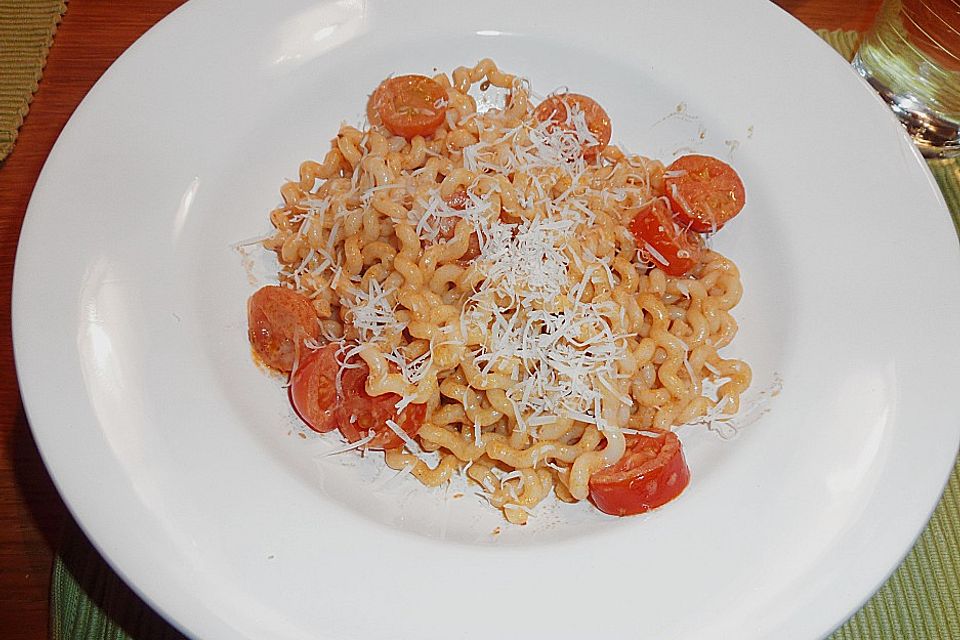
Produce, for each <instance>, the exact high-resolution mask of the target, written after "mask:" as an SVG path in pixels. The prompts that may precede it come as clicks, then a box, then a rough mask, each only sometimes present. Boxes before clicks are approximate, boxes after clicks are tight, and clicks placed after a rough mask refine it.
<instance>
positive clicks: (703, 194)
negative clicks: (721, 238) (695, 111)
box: [663, 155, 746, 233]
mask: <svg viewBox="0 0 960 640" xmlns="http://www.w3.org/2000/svg"><path fill="white" fill-rule="evenodd" d="M672 172H678V173H679V172H682V175H671V173H672ZM666 173H667V176H668V177H666V178H664V180H663V182H664V189H665V191H666V195H667V198H669V199H670V203H671V204H672V205H673V210H674V211H675V212H676V215H677V220H678V221H679V222H680V224H681V225H682V226H685V227H689V228H691V229H693V230H694V231H697V232H699V233H712V232H714V231H716V230H718V229H720V227H722V226H723V225H724V224H726V223H727V222H729V220H730V219H731V218H733V217H734V216H735V215H737V214H738V213H740V210H741V209H743V205H744V204H745V203H746V191H745V190H744V188H743V182H742V181H741V180H740V176H739V175H737V172H736V171H735V170H734V169H733V167H731V166H730V165H728V164H727V163H725V162H723V161H721V160H718V159H717V158H714V157H712V156H700V155H688V156H681V157H679V158H677V159H676V160H674V161H673V162H672V163H671V164H670V166H669V167H667V169H666Z"/></svg>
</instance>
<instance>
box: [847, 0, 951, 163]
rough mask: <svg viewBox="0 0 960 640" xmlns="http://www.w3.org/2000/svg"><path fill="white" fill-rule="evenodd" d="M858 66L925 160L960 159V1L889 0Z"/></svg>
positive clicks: (866, 39) (856, 60)
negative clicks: (959, 157)
mask: <svg viewBox="0 0 960 640" xmlns="http://www.w3.org/2000/svg"><path fill="white" fill-rule="evenodd" d="M853 66H854V68H856V70H857V71H858V72H859V73H860V75H861V76H863V77H864V78H865V79H866V80H867V82H869V83H870V84H871V85H872V86H873V88H874V89H876V90H877V92H878V93H879V94H880V95H881V96H882V97H883V98H884V100H886V101H887V103H888V104H889V105H890V107H891V108H892V109H893V111H894V113H896V114H897V116H898V117H899V118H900V121H901V122H902V123H903V124H904V126H906V128H907V131H908V132H909V133H910V135H911V136H912V137H913V139H914V141H915V142H916V144H917V146H918V147H919V149H920V152H921V153H922V154H923V155H924V156H926V157H928V158H937V157H940V158H944V157H953V156H957V155H960V0H884V2H883V4H882V6H881V8H880V12H879V13H878V14H877V19H876V22H875V23H874V25H873V28H872V29H870V31H869V32H867V33H866V35H864V38H863V42H862V43H861V45H860V49H859V51H858V52H857V54H856V57H854V59H853Z"/></svg>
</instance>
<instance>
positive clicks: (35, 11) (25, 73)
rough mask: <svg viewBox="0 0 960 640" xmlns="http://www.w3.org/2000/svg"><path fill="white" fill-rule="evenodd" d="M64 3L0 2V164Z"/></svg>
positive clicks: (56, 0)
mask: <svg viewBox="0 0 960 640" xmlns="http://www.w3.org/2000/svg"><path fill="white" fill-rule="evenodd" d="M66 10H67V3H66V2H65V0H0V162H2V161H3V160H4V158H6V157H7V156H8V155H9V154H10V152H11V151H12V150H13V143H14V141H15V140H16V139H17V132H18V131H19V130H20V125H21V124H23V118H24V116H26V115H27V111H28V110H29V108H30V101H31V100H33V94H34V93H36V91H37V83H39V82H40V76H41V75H42V74H43V65H44V64H46V62H47V52H48V51H49V50H50V45H51V43H52V42H53V34H54V33H55V32H56V30H57V25H58V24H60V18H61V17H62V16H63V12H64V11H66Z"/></svg>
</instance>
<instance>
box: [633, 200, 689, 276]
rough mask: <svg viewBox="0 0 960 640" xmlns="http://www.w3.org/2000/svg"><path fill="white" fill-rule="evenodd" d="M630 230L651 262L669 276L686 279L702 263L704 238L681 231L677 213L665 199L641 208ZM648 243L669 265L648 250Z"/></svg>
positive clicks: (638, 245)
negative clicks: (688, 273)
mask: <svg viewBox="0 0 960 640" xmlns="http://www.w3.org/2000/svg"><path fill="white" fill-rule="evenodd" d="M630 231H631V232H632V233H633V236H634V237H635V238H636V239H637V247H638V248H640V249H641V250H645V251H646V253H648V254H650V259H651V260H653V261H654V263H656V265H657V266H658V267H660V268H661V269H662V270H663V271H664V272H665V273H667V274H668V275H671V276H677V277H679V276H682V275H683V274H685V273H687V272H689V271H690V270H691V269H693V268H694V267H695V266H697V263H699V262H700V257H701V255H702V253H703V239H702V238H701V237H700V236H698V235H697V234H695V233H691V232H689V231H686V230H684V229H679V228H677V225H676V224H675V223H674V221H673V212H672V211H671V210H670V207H669V206H668V205H667V203H666V201H665V200H664V199H663V198H657V199H656V200H654V201H652V202H650V203H648V204H647V205H645V206H644V207H643V208H641V209H640V210H639V211H638V212H637V214H636V216H635V217H634V218H633V220H632V221H631V222H630ZM645 244H648V245H650V246H651V247H653V249H654V251H656V252H657V253H659V254H660V255H661V256H663V258H664V259H665V260H666V264H665V263H664V261H663V260H660V259H659V258H658V257H656V256H655V255H653V254H652V252H650V251H649V250H646V249H645V246H644V245H645Z"/></svg>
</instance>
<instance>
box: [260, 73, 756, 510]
mask: <svg viewBox="0 0 960 640" xmlns="http://www.w3.org/2000/svg"><path fill="white" fill-rule="evenodd" d="M432 79H433V80H434V81H435V82H437V83H438V84H439V85H441V86H442V87H443V89H444V90H445V92H446V95H447V98H446V103H445V111H444V118H443V121H442V123H440V124H439V126H438V127H437V128H436V130H435V131H434V132H433V134H432V135H429V136H422V135H414V136H412V137H410V139H406V138H404V137H401V136H397V135H392V134H391V133H390V131H388V130H387V128H385V127H384V126H383V123H381V122H378V121H377V119H376V117H373V118H372V122H371V124H370V125H369V126H366V127H364V128H355V127H353V126H349V125H342V126H341V127H340V129H339V131H338V133H337V135H336V137H335V138H334V139H333V141H332V143H331V145H330V148H329V150H328V151H327V152H326V154H325V155H324V156H323V158H322V159H320V160H308V161H305V162H303V163H302V164H301V165H300V169H299V175H298V177H297V179H296V180H293V181H290V182H288V183H286V184H284V185H283V187H282V188H281V190H280V193H281V196H282V199H283V202H282V204H281V205H279V206H278V207H277V208H276V209H274V210H273V211H272V212H271V213H270V221H271V223H272V225H273V227H274V231H273V232H272V234H271V235H270V237H269V238H268V239H267V240H265V241H264V242H263V245H264V247H266V248H267V249H268V250H270V251H272V252H274V253H275V254H276V258H277V260H278V263H279V273H278V276H279V280H280V282H281V284H282V285H284V286H286V287H288V288H291V289H293V290H294V291H296V292H299V293H301V294H303V295H304V296H306V297H307V298H308V299H309V301H310V305H311V307H312V310H313V313H315V315H316V319H317V323H318V326H319V335H320V336H321V337H320V338H319V340H320V341H321V342H323V341H329V342H337V343H342V344H343V345H344V347H343V348H342V349H341V354H340V358H341V360H342V362H343V366H346V367H349V366H351V363H360V362H361V361H362V363H363V364H364V365H365V366H366V367H367V368H368V370H369V374H368V377H367V378H366V382H365V391H366V393H368V394H369V395H370V396H375V397H376V396H382V395H383V394H396V396H399V397H400V400H399V401H398V402H397V409H398V410H400V409H403V408H405V407H407V406H409V405H411V404H422V405H424V406H425V413H424V418H423V421H422V424H421V425H420V426H419V429H418V430H417V431H416V432H415V433H413V434H411V435H409V436H408V435H405V434H404V441H403V444H402V445H400V446H395V447H391V448H389V449H387V450H385V453H384V457H385V462H386V464H387V465H388V466H389V467H391V468H393V469H398V470H403V469H406V470H409V471H410V472H411V473H412V475H414V476H415V477H416V478H417V479H418V480H419V481H421V482H422V483H423V484H425V485H427V486H437V485H440V484H443V483H445V482H447V481H449V480H450V479H451V478H452V477H454V475H456V474H462V475H463V476H464V477H466V478H468V479H469V481H470V482H473V483H475V484H476V485H477V486H478V490H479V491H480V492H481V493H482V494H483V495H484V496H485V497H486V499H487V500H488V501H489V503H490V504H491V505H492V506H494V507H495V508H497V509H500V510H502V511H503V514H504V516H505V517H506V519H507V520H509V521H510V522H513V523H517V524H523V523H525V522H526V521H527V519H528V518H529V517H530V514H531V512H532V509H533V508H534V507H535V506H536V505H537V504H538V503H540V502H541V501H542V500H544V499H545V498H546V497H547V496H549V495H550V493H551V492H553V493H554V494H555V495H556V496H557V498H559V499H560V500H562V501H566V502H575V501H579V500H584V499H586V498H588V495H589V482H590V478H591V477H592V476H593V474H595V473H596V472H597V471H598V470H600V469H602V468H604V467H608V466H610V465H612V464H614V463H616V462H617V461H618V460H620V459H621V457H622V456H623V455H624V452H625V450H626V449H627V448H628V446H629V438H630V436H631V435H632V434H636V433H640V432H654V433H656V432H665V431H669V430H671V429H672V428H674V427H676V426H677V425H682V424H686V423H690V422H695V421H698V420H705V419H708V418H710V417H711V416H715V415H729V414H732V413H735V412H736V411H737V410H738V407H739V404H740V398H741V395H742V394H743V393H744V391H745V390H746V389H747V387H748V386H749V384H750V378H751V372H750V368H749V366H748V365H747V364H746V363H745V362H743V361H741V360H736V359H729V358H725V357H723V356H721V355H720V349H721V348H723V347H725V346H726V345H728V344H729V343H730V341H731V340H732V339H733V337H734V335H735V334H736V332H737V323H736V321H735V320H734V318H733V316H732V315H731V310H732V309H733V308H734V307H735V305H736V304H737V303H738V302H739V300H740V298H741V295H742V293H743V288H742V285H741V282H740V276H739V272H738V270H737V267H736V265H735V264H734V263H733V262H732V261H731V260H730V259H728V258H726V257H724V256H722V255H720V254H719V253H717V252H715V251H711V250H706V251H704V253H703V255H702V256H701V258H700V260H699V261H698V262H697V264H696V265H695V267H694V268H692V269H691V270H690V272H689V273H687V274H685V275H682V276H673V275H668V274H667V273H666V272H665V271H664V270H663V269H662V268H660V267H658V266H657V265H656V263H655V261H653V260H651V258H650V255H649V253H648V252H647V251H644V249H643V248H642V247H638V243H637V241H636V238H635V237H634V235H633V234H632V233H631V232H630V230H629V224H630V221H631V218H632V216H633V215H634V214H635V212H636V211H637V210H638V209H639V208H641V207H643V206H644V205H646V204H648V203H650V202H651V201H653V200H655V199H657V198H661V197H663V196H664V179H665V167H664V165H663V164H662V163H661V162H659V161H657V160H651V159H648V158H645V157H642V156H639V155H633V154H630V153H627V152H626V151H624V150H623V149H621V148H618V147H617V146H613V145H611V146H606V147H605V148H603V149H602V151H601V152H599V153H598V154H597V156H596V157H595V158H585V157H584V155H585V154H584V153H582V149H583V139H587V140H588V141H589V139H590V136H591V133H590V132H589V131H584V130H582V127H581V128H580V129H579V130H575V131H574V132H573V133H572V134H571V132H570V131H561V132H557V131H551V130H550V129H549V127H546V126H544V123H543V122H540V121H538V120H537V119H536V118H535V117H534V106H533V104H532V102H533V98H532V93H531V90H530V88H529V83H528V82H527V81H526V80H524V79H522V78H519V77H517V76H514V75H512V74H509V73H506V72H504V71H502V70H500V69H499V68H498V67H497V66H496V65H495V64H494V63H493V62H492V61H491V60H482V61H481V62H479V63H478V64H477V65H475V66H472V67H460V68H458V69H456V70H454V71H453V73H452V74H451V75H450V76H447V75H445V74H438V75H436V76H434V77H433V78H432ZM493 88H499V89H500V92H499V95H501V96H502V102H503V104H502V105H498V106H494V107H490V108H484V109H480V108H478V101H477V99H476V98H475V95H477V91H478V90H479V91H488V90H489V91H493ZM571 136H573V138H574V140H573V142H574V143H575V144H571V140H570V138H571ZM338 380H339V379H338ZM394 426H395V425H393V426H391V428H393V427H394Z"/></svg>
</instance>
